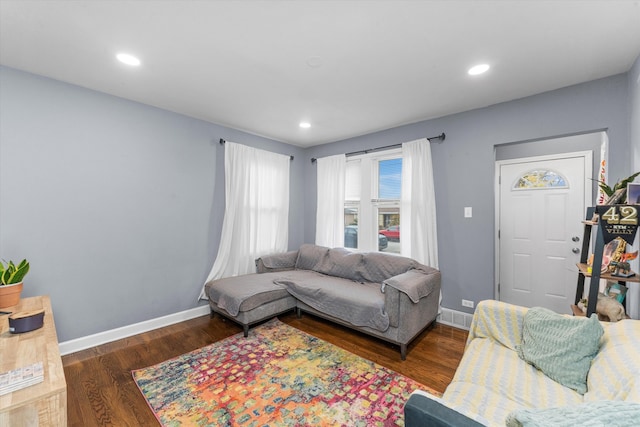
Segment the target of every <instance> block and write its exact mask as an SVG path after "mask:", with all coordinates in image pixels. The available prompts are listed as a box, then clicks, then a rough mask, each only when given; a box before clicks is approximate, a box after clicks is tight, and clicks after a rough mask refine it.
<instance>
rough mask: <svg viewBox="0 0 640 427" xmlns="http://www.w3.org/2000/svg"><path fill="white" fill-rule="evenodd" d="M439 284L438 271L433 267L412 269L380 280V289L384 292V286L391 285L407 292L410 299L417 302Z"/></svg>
mask: <svg viewBox="0 0 640 427" xmlns="http://www.w3.org/2000/svg"><path fill="white" fill-rule="evenodd" d="M439 285H440V271H438V270H436V269H435V268H429V269H428V270H422V269H412V270H409V271H407V272H405V273H402V274H398V275H397V276H393V277H391V278H389V279H387V280H385V281H384V282H382V288H381V290H382V292H383V293H384V292H385V289H386V287H387V286H391V287H392V288H395V289H397V290H399V291H400V292H403V293H405V294H407V296H408V297H409V298H410V299H411V301H413V302H416V303H417V302H418V301H420V299H421V298H424V297H426V296H428V295H429V294H430V293H431V292H433V290H434V289H436V288H437V287H439Z"/></svg>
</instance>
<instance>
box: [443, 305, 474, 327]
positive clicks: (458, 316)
mask: <svg viewBox="0 0 640 427" xmlns="http://www.w3.org/2000/svg"><path fill="white" fill-rule="evenodd" d="M472 318H473V314H469V313H464V312H462V311H456V310H451V309H450V308H444V307H443V308H442V313H440V316H438V323H442V324H443V325H449V326H454V327H456V328H460V329H466V330H469V327H470V326H471V319H472Z"/></svg>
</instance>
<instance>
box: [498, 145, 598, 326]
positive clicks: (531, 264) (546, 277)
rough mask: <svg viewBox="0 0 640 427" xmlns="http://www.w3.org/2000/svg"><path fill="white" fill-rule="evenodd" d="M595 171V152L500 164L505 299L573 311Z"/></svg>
mask: <svg viewBox="0 0 640 427" xmlns="http://www.w3.org/2000/svg"><path fill="white" fill-rule="evenodd" d="M591 170H592V163H591V152H581V153H567V154H562V155H556V156H553V157H551V156H545V157H532V158H527V159H516V160H505V161H500V162H497V163H496V172H497V173H498V174H499V178H498V203H499V209H498V212H499V219H498V230H499V234H498V245H497V246H498V256H497V260H498V266H497V273H498V274H497V276H498V299H499V300H501V301H505V302H509V303H512V304H517V305H521V306H525V307H533V306H542V307H546V308H549V309H551V310H553V311H555V312H558V313H571V308H570V305H571V304H573V303H574V298H575V291H576V283H577V279H578V275H577V273H576V272H577V267H576V263H577V262H578V261H579V259H580V252H579V249H580V248H581V246H582V242H581V239H582V237H583V224H582V222H581V221H582V220H583V219H584V215H585V212H586V207H587V206H590V205H591V181H590V178H591V175H592V174H591Z"/></svg>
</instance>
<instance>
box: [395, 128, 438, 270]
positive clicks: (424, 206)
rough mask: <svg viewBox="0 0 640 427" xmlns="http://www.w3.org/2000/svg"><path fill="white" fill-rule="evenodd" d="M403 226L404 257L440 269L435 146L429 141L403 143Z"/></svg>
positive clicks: (402, 243)
mask: <svg viewBox="0 0 640 427" xmlns="http://www.w3.org/2000/svg"><path fill="white" fill-rule="evenodd" d="M400 224H401V227H402V239H400V251H401V253H402V255H405V256H409V257H411V258H413V259H415V260H416V261H418V262H421V263H422V264H425V265H428V266H430V267H434V268H438V235H437V229H436V196H435V188H434V184H433V166H432V163H431V145H430V142H429V140H427V139H426V138H423V139H418V140H416V141H411V142H406V143H404V144H402V196H401V208H400Z"/></svg>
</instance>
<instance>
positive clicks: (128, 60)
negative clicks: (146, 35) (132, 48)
mask: <svg viewBox="0 0 640 427" xmlns="http://www.w3.org/2000/svg"><path fill="white" fill-rule="evenodd" d="M116 58H118V61H120V62H122V63H123V64H127V65H131V66H133V67H137V66H138V65H140V60H139V59H138V58H136V57H135V56H133V55H129V54H128V53H119V54H117V55H116Z"/></svg>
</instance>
